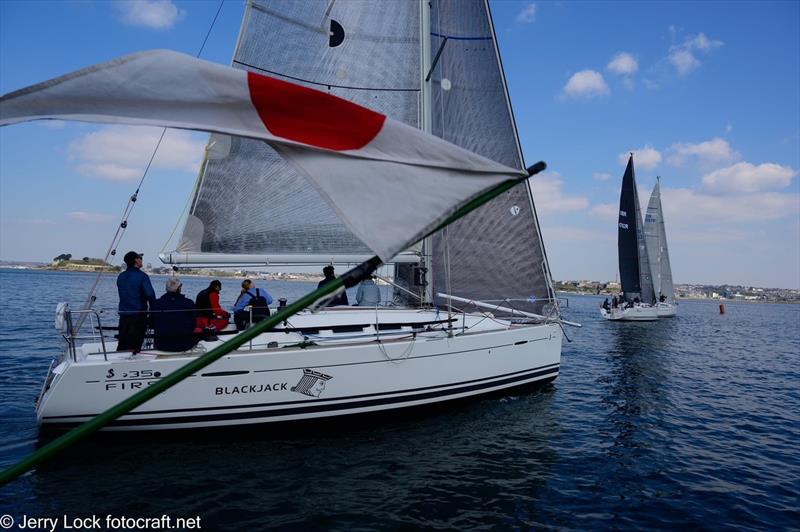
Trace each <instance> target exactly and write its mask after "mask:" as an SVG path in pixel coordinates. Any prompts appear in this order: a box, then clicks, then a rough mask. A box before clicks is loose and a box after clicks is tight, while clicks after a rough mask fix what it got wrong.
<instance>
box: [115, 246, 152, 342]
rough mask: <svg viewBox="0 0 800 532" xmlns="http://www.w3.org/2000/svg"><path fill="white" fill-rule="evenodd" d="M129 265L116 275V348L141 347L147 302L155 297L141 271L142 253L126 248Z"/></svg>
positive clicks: (145, 275) (126, 260) (150, 302)
mask: <svg viewBox="0 0 800 532" xmlns="http://www.w3.org/2000/svg"><path fill="white" fill-rule="evenodd" d="M124 260H125V264H126V265H127V266H128V268H127V269H126V270H125V271H124V272H122V273H120V274H119V276H118V277H117V291H118V292H119V342H118V344H117V351H132V352H133V353H138V352H139V351H141V350H142V342H144V334H145V332H146V331H147V305H148V303H149V304H150V305H152V304H153V303H155V300H156V292H155V290H153V285H152V284H151V283H150V277H148V276H147V274H146V273H144V272H143V271H142V254H141V253H136V252H135V251H129V252H127V253H126V254H125V258H124Z"/></svg>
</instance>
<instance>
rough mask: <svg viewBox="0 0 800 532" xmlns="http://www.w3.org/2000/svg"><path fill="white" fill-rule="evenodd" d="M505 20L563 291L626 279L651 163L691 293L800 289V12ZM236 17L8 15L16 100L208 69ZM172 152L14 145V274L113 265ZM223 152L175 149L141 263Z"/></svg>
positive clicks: (99, 8)
mask: <svg viewBox="0 0 800 532" xmlns="http://www.w3.org/2000/svg"><path fill="white" fill-rule="evenodd" d="M491 5H492V9H493V15H494V19H495V27H496V30H497V33H498V39H499V42H500V48H501V53H502V56H503V62H504V66H505V70H506V76H507V79H508V83H509V90H510V93H511V98H512V102H513V105H514V111H515V115H516V119H517V123H518V127H519V131H520V137H521V141H522V146H523V150H524V153H525V156H526V160H527V162H528V164H532V163H533V162H535V161H537V160H540V159H541V160H545V161H547V162H548V165H549V169H548V172H547V173H546V174H544V175H542V176H540V177H537V178H536V180H535V184H534V194H535V200H536V205H537V208H538V209H539V213H540V222H541V225H542V231H543V234H544V238H545V242H546V245H547V252H548V256H549V257H550V261H551V269H552V270H553V274H554V277H555V278H556V279H596V280H612V279H614V278H615V276H616V272H617V257H616V211H617V202H618V199H619V186H620V182H621V179H622V173H623V171H624V158H625V154H627V152H629V151H634V152H635V153H636V155H635V164H636V173H637V179H638V183H639V188H640V195H641V199H642V202H643V203H646V201H647V198H648V197H649V194H650V190H651V189H652V186H653V185H654V183H655V178H656V176H657V175H660V176H661V177H662V196H663V203H664V208H665V217H666V222H667V235H668V239H669V245H670V252H671V259H672V265H673V275H674V278H675V280H676V282H679V283H714V284H717V283H732V284H745V285H755V286H769V287H788V288H798V287H800V185H798V182H800V177H798V170H800V3H799V2H533V3H531V2H526V1H505V2H498V1H493V2H492V4H491ZM218 6H219V2H218V1H216V0H214V1H208V2H205V1H192V2H180V1H176V0H171V1H170V0H154V1H149V0H148V1H119V2H86V1H80V2H79V1H69V0H67V1H59V2H47V1H39V2H17V1H13V0H12V1H8V0H6V1H4V2H0V92H2V93H6V92H9V91H12V90H15V89H18V88H20V87H23V86H26V85H29V84H32V83H36V82H39V81H43V80H45V79H49V78H51V77H54V76H57V75H60V74H63V73H66V72H69V71H72V70H75V69H78V68H81V67H84V66H87V65H90V64H93V63H97V62H101V61H105V60H108V59H111V58H113V57H116V56H119V55H123V54H127V53H130V52H134V51H140V50H146V49H152V48H169V49H173V50H178V51H183V52H186V53H190V54H196V53H197V51H198V49H199V48H200V46H201V44H202V42H203V39H204V37H205V35H206V32H207V30H208V28H209V25H210V24H211V21H212V19H213V18H214V14H215V13H216V11H217V7H218ZM243 8H244V4H243V2H240V1H238V0H226V1H225V3H224V5H223V8H222V11H221V12H220V16H219V19H218V20H217V22H216V24H215V26H214V29H213V31H212V33H211V35H210V38H209V40H208V43H207V44H206V47H205V49H204V52H203V54H202V57H203V58H205V59H209V60H212V61H217V62H220V63H228V62H229V61H230V57H231V55H232V52H233V47H234V44H235V40H236V36H237V34H238V31H239V25H240V20H241V15H242V12H243ZM158 134H159V132H158V131H154V130H147V129H145V130H142V129H138V128H137V129H134V128H120V127H114V128H111V127H104V126H96V125H87V124H77V123H62V122H55V123H49V124H43V123H38V124H37V123H33V124H24V125H16V126H11V127H7V128H3V129H0V259H3V260H49V259H51V258H52V257H54V256H56V255H58V254H60V253H63V252H69V253H72V254H73V255H76V256H79V257H82V256H87V255H88V256H103V255H104V254H105V251H106V248H107V247H108V245H109V243H110V241H111V237H112V236H113V234H114V232H115V230H116V224H117V223H118V221H119V219H120V216H121V214H122V210H123V208H124V207H125V204H126V202H127V199H128V197H129V196H130V195H131V193H132V192H133V191H134V190H135V187H136V183H137V182H138V178H139V177H140V176H141V172H142V170H143V169H144V167H145V165H146V164H147V160H148V159H149V155H150V152H151V150H152V148H153V147H154V146H155V142H156V140H157V138H158ZM203 146H204V136H203V135H200V134H190V133H185V132H176V131H171V132H169V133H168V134H167V138H166V141H165V143H164V145H162V149H161V150H160V151H159V154H158V155H157V157H156V160H155V162H154V168H153V169H152V170H151V172H150V174H149V175H148V177H147V179H146V180H145V183H144V187H143V189H142V192H141V195H140V200H139V201H138V202H137V204H136V208H135V211H134V213H133V215H132V217H131V222H130V228H129V229H128V231H127V233H126V235H125V239H124V241H123V243H122V245H121V248H122V251H123V252H124V250H127V249H129V248H130V249H138V250H141V251H143V252H144V253H145V254H146V255H147V260H148V261H151V262H153V263H156V262H157V261H156V260H155V256H156V254H157V253H158V251H159V250H161V248H162V246H164V244H165V242H166V240H167V238H168V237H169V236H170V234H171V232H172V230H173V228H174V226H175V224H176V222H177V220H178V217H179V216H180V214H181V212H182V211H183V209H184V206H185V204H186V201H187V198H188V195H189V191H190V190H191V187H192V185H193V183H194V179H195V175H196V167H197V165H198V164H199V161H200V158H201V156H202V151H203ZM179 229H180V228H179ZM173 243H174V242H173ZM167 247H168V248H169V249H171V246H167Z"/></svg>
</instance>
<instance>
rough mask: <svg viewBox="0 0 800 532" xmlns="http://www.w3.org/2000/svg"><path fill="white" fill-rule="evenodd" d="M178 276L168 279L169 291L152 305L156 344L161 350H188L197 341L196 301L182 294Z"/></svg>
mask: <svg viewBox="0 0 800 532" xmlns="http://www.w3.org/2000/svg"><path fill="white" fill-rule="evenodd" d="M181 286H182V285H181V282H180V280H179V279H178V278H177V277H171V278H170V279H167V292H166V293H165V294H164V295H163V296H161V297H159V298H158V300H157V301H156V302H155V304H154V305H153V306H152V311H153V332H154V334H155V342H154V346H155V348H156V349H158V350H160V351H171V352H175V351H186V350H187V349H191V348H192V347H194V345H195V344H196V343H197V340H196V338H195V335H194V328H195V308H194V302H193V301H192V300H191V299H189V298H188V297H186V296H184V295H183V294H181Z"/></svg>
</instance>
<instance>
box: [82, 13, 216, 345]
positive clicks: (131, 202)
mask: <svg viewBox="0 0 800 532" xmlns="http://www.w3.org/2000/svg"><path fill="white" fill-rule="evenodd" d="M224 3H225V0H220V3H219V7H217V12H216V13H215V14H214V19H213V20H212V21H211V25H210V26H209V27H208V31H207V32H206V36H205V38H204V39H203V44H201V45H200V49H199V50H198V51H197V54H196V55H195V57H198V58H199V57H200V55H201V54H202V53H203V49H205V46H206V43H207V42H208V38H209V36H210V35H211V30H213V29H214V24H216V22H217V18H218V17H219V14H220V11H222V6H223V4H224ZM166 133H167V128H163V130H162V131H161V136H159V138H158V142H157V143H156V147H155V148H154V149H153V153H152V154H151V155H150V160H149V161H148V163H147V167H146V168H145V169H144V172H142V177H141V178H140V179H139V183H138V184H137V185H136V190H135V191H134V193H133V195H131V197H130V198H129V199H128V204H127V205H126V206H125V210H124V211H123V213H122V221H121V222H120V224H119V225H118V226H117V230H116V232H115V233H114V237H113V238H112V239H111V244H110V245H109V247H108V250H107V251H106V255H105V257H103V262H105V263H107V262H108V260H109V258H110V257H113V256H114V255H116V254H117V247H118V246H119V244H121V243H122V237H123V236H124V235H125V230H126V229H127V228H128V218H129V217H130V215H131V213H132V212H133V207H134V206H135V205H136V200H137V199H138V197H139V191H140V190H141V188H142V185H143V184H144V180H145V177H147V173H148V171H149V170H150V166H151V165H152V164H153V160H154V159H155V157H156V153H158V148H159V147H161V143H162V141H163V140H164V135H165V134H166ZM104 273H107V272H104V271H102V270H101V271H98V272H97V276H96V277H95V280H94V283H93V284H92V287H91V289H90V290H89V296H88V298H87V299H86V302H85V303H84V305H83V310H84V311H86V310H90V309H91V308H92V305H93V304H94V302H95V301H97V295H96V292H97V286H98V285H99V284H100V280H101V279H102V277H103V274H104ZM85 320H86V314H85V313H83V314H81V317H80V318H78V322H77V324H76V325H75V327H74V329H73V330H74V333H73V334H75V333H78V332H79V331H80V329H81V326H82V325H83V322H84V321H85Z"/></svg>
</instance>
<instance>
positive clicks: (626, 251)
mask: <svg viewBox="0 0 800 532" xmlns="http://www.w3.org/2000/svg"><path fill="white" fill-rule="evenodd" d="M617 250H618V253H619V274H620V275H619V278H620V284H621V285H622V298H621V300H620V301H619V303H618V304H617V305H614V304H612V305H611V306H608V307H605V306H604V307H601V308H600V315H601V316H602V317H603V318H604V319H607V320H611V321H655V320H657V319H658V313H657V311H656V307H655V306H654V304H655V294H654V292H653V280H652V275H651V273H650V259H649V256H648V253H647V244H646V242H645V236H644V227H643V225H642V215H641V207H640V204H639V194H638V191H637V189H636V175H635V173H634V169H633V154H631V156H630V158H629V159H628V165H627V166H626V168H625V174H624V175H623V177H622V190H621V191H620V196H619V220H618V222H617Z"/></svg>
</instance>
